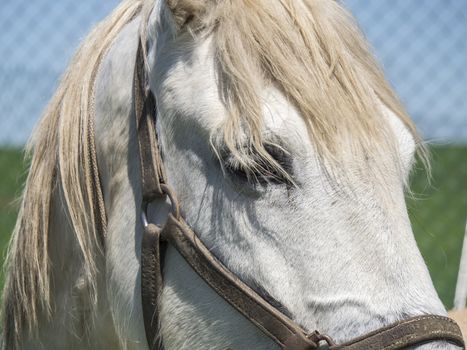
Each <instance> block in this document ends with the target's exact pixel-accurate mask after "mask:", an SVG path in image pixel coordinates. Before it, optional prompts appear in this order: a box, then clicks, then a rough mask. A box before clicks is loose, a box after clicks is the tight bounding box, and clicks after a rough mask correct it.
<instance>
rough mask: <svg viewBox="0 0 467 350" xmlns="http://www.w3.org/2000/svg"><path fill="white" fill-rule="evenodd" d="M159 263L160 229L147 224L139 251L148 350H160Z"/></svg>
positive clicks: (160, 279)
mask: <svg viewBox="0 0 467 350" xmlns="http://www.w3.org/2000/svg"><path fill="white" fill-rule="evenodd" d="M161 261H162V256H161V241H160V229H159V228H158V227H157V226H155V225H153V224H149V225H148V226H146V227H145V229H144V235H143V244H142V249H141V296H142V305H143V317H144V329H145V331H146V338H147V340H148V345H149V349H150V350H160V349H162V346H161V344H162V343H161V342H160V339H159V302H160V295H161V291H162V286H163V281H162V270H161V268H162V266H161Z"/></svg>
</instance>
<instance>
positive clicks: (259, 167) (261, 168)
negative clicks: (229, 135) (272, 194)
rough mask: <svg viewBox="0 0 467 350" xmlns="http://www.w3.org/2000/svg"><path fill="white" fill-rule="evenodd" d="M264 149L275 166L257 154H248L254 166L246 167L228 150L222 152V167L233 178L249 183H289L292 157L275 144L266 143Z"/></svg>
mask: <svg viewBox="0 0 467 350" xmlns="http://www.w3.org/2000/svg"><path fill="white" fill-rule="evenodd" d="M264 148H265V150H266V151H267V152H268V153H269V155H270V156H271V158H272V159H274V161H275V162H276V163H277V165H278V166H279V167H277V166H275V165H273V164H271V163H269V162H266V161H264V160H262V159H261V158H260V157H259V156H258V155H255V154H251V155H250V156H251V157H252V158H253V160H254V161H255V163H256V166H255V167H251V168H250V167H247V166H245V165H243V164H241V163H240V162H239V161H238V160H237V159H235V158H234V157H233V156H232V155H231V154H230V152H224V153H223V155H222V162H223V167H224V169H225V170H226V171H227V172H228V173H229V174H230V175H231V176H232V177H234V178H235V179H237V180H239V181H243V182H246V183H250V184H261V185H268V184H287V185H290V184H291V179H290V178H291V177H292V173H291V172H292V159H291V157H290V155H289V153H288V152H287V151H285V150H284V149H282V148H281V147H278V146H275V145H271V144H269V145H266V146H265V147H264Z"/></svg>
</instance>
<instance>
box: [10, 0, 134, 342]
mask: <svg viewBox="0 0 467 350" xmlns="http://www.w3.org/2000/svg"><path fill="white" fill-rule="evenodd" d="M141 6H142V1H139V0H126V1H123V2H122V3H121V4H120V6H118V7H117V8H116V9H115V10H114V11H113V13H112V14H111V15H110V16H108V17H107V18H106V19H105V20H104V21H102V22H101V23H100V24H99V25H98V26H96V28H95V29H94V30H93V31H92V32H91V33H90V34H89V36H88V37H87V39H86V40H85V41H84V43H83V44H82V45H81V47H80V48H79V49H78V51H77V53H76V54H75V56H74V58H73V60H72V62H71V64H70V65H69V67H68V69H67V71H66V72H65V74H64V76H63V78H62V80H61V83H60V85H59V87H58V89H57V91H56V93H55V95H54V97H53V98H52V100H51V102H50V103H49V105H48V107H47V108H46V110H45V112H44V115H43V117H42V119H41V122H40V124H39V125H38V126H37V129H36V130H35V132H34V134H33V136H32V139H31V141H30V143H29V145H28V147H27V153H28V154H32V157H31V166H30V170H29V176H28V179H27V182H26V185H25V189H24V193H23V199H22V204H21V208H20V212H19V215H18V219H17V222H16V227H15V229H14V232H13V237H12V241H11V243H10V247H9V253H8V257H7V280H6V284H5V288H4V292H3V308H2V317H3V329H4V334H3V337H4V339H3V341H4V344H5V346H6V348H8V349H12V348H15V344H17V341H18V336H19V335H20V334H22V332H24V331H27V332H33V330H34V329H36V328H37V323H38V315H39V313H45V314H46V315H48V316H49V317H50V315H51V313H52V312H53V311H52V310H53V307H54V305H53V300H52V298H51V288H52V286H51V275H50V270H51V262H50V261H49V256H48V244H49V242H48V240H49V220H50V217H51V215H52V213H51V205H52V198H53V196H54V195H59V196H60V199H61V200H62V202H63V206H64V210H63V211H64V213H66V215H67V219H68V221H69V222H70V226H71V228H72V230H73V232H74V235H75V236H76V241H77V242H78V244H79V248H80V252H81V254H82V261H83V280H84V283H85V285H86V286H87V287H86V288H87V293H88V297H89V303H90V305H91V307H92V305H94V304H95V303H96V278H95V277H96V274H97V267H96V258H97V257H98V256H101V254H102V252H101V248H100V243H99V234H101V233H100V232H98V230H99V225H98V222H97V221H98V218H96V217H95V212H96V210H98V208H95V204H94V203H95V202H94V196H95V191H94V188H93V180H92V179H93V177H92V171H93V170H92V158H91V157H92V154H91V153H92V152H90V147H92V146H91V145H92V143H91V142H92V136H93V135H92V130H90V128H89V125H92V119H91V118H92V104H93V85H94V80H95V75H96V72H97V68H98V66H99V63H100V61H101V58H102V56H103V55H104V54H105V52H106V50H107V48H108V47H109V46H110V44H111V43H112V42H113V40H114V38H115V37H116V35H117V34H118V33H119V32H120V30H121V29H122V28H123V27H124V26H125V25H126V24H127V23H128V22H129V21H130V20H131V19H133V18H134V17H135V16H136V15H137V14H138V13H139V12H140V11H141ZM89 123H91V124H89ZM90 141H91V142H90Z"/></svg>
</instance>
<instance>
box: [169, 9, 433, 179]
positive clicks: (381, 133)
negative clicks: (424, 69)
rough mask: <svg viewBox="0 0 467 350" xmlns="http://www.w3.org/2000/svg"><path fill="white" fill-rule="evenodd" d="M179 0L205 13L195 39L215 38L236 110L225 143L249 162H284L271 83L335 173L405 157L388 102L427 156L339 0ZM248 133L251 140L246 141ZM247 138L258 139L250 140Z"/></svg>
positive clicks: (230, 104)
mask: <svg viewBox="0 0 467 350" xmlns="http://www.w3.org/2000/svg"><path fill="white" fill-rule="evenodd" d="M173 2H177V1H173ZM178 3H186V4H185V6H187V8H192V9H196V12H195V13H196V14H197V16H198V17H197V18H195V19H194V20H191V22H190V23H189V24H187V26H188V27H189V31H188V32H191V33H194V35H195V37H196V36H197V35H199V36H200V37H203V36H205V35H211V34H212V35H213V36H214V39H213V43H214V46H215V52H216V59H217V62H218V70H219V75H220V76H221V77H220V79H219V82H220V83H221V84H222V86H221V88H220V90H221V91H222V92H223V93H224V96H223V99H224V101H225V104H226V107H227V110H228V111H229V112H230V116H229V118H227V119H226V121H225V123H224V124H223V126H222V130H221V134H222V135H223V140H222V143H223V144H224V145H226V146H227V147H228V148H229V150H230V151H231V152H232V153H233V154H234V155H236V156H237V158H238V159H239V160H240V162H242V163H243V166H246V167H250V166H253V167H254V166H258V164H254V163H255V162H252V161H251V157H250V155H251V154H252V153H253V154H257V155H260V156H261V157H260V158H261V159H262V160H263V164H264V161H265V162H267V163H270V165H273V166H277V164H276V163H275V161H274V160H273V159H271V157H270V156H269V154H268V153H267V152H266V151H265V149H264V146H263V143H264V142H270V141H268V140H263V136H262V135H263V133H264V125H263V116H262V109H261V106H262V101H261V96H260V92H261V91H262V90H263V89H264V86H268V85H273V86H275V87H276V88H278V89H279V90H280V91H282V93H284V95H285V96H286V97H287V98H288V100H289V101H290V102H291V103H292V104H294V105H295V107H296V108H297V109H298V111H299V112H300V113H301V115H302V117H303V119H304V121H305V123H306V125H307V128H308V132H309V136H310V138H311V140H312V142H313V143H314V145H315V146H316V149H317V154H318V155H319V156H320V157H321V159H322V160H324V161H325V163H327V164H328V165H330V170H333V168H336V169H334V170H337V172H342V168H343V166H342V162H345V161H351V162H353V163H355V162H356V161H357V163H358V161H359V160H361V161H362V162H361V166H362V167H366V168H368V162H367V161H366V159H368V157H370V158H371V157H374V158H375V159H378V158H379V157H381V155H382V154H383V153H385V154H387V153H388V151H389V152H390V154H393V156H394V158H395V159H398V158H400V157H399V156H398V155H397V154H396V152H395V147H394V146H395V145H394V144H393V140H394V139H395V137H394V135H392V134H390V133H389V130H388V126H387V121H385V120H383V117H382V116H383V111H382V106H383V105H384V106H386V107H387V108H389V110H391V111H392V112H394V113H395V114H396V115H397V116H398V117H399V118H400V119H401V120H402V122H403V123H404V124H405V125H406V127H407V128H408V130H409V131H410V132H411V133H412V135H413V136H414V138H415V141H416V143H417V144H418V145H419V146H421V147H419V149H418V150H419V153H420V155H421V156H422V159H425V150H424V147H423V146H422V145H421V139H420V137H419V135H418V133H417V131H416V128H415V126H414V124H413V122H412V121H411V119H410V117H409V116H408V114H407V113H406V111H405V110H404V108H403V106H402V105H401V103H400V102H399V100H398V98H397V97H396V95H395V94H394V92H393V91H392V89H391V87H390V86H389V84H388V83H387V81H386V79H385V77H384V75H383V73H382V71H381V70H380V68H379V65H378V64H377V63H376V61H375V59H374V57H373V55H372V54H371V51H370V49H369V47H368V46H367V42H366V40H365V38H364V37H363V34H362V33H361V32H360V30H359V28H358V26H357V25H356V23H355V22H354V20H353V18H352V16H351V15H350V14H349V13H348V12H347V11H346V10H345V9H344V8H343V7H342V6H341V5H340V4H339V3H338V2H336V1H333V0H275V1H270V0H235V1H199V0H183V1H178ZM200 4H204V5H205V6H204V7H203V6H201V5H200ZM180 12H182V11H180ZM182 13H183V12H182ZM245 134H246V135H247V137H240V136H241V135H245ZM245 139H246V140H249V141H248V142H249V143H247V144H245ZM214 144H215V142H214ZM349 149H350V150H352V152H351V153H350V154H349ZM350 158H353V159H351V160H350ZM259 166H260V167H261V164H259ZM339 169H340V170H339ZM333 172H334V173H335V171H333ZM381 175H384V174H381Z"/></svg>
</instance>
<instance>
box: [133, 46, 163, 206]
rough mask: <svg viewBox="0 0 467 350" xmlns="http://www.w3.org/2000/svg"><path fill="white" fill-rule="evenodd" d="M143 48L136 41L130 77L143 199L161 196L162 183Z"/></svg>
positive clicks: (153, 102) (152, 99)
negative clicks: (132, 77)
mask: <svg viewBox="0 0 467 350" xmlns="http://www.w3.org/2000/svg"><path fill="white" fill-rule="evenodd" d="M142 55H143V49H142V43H141V40H140V43H139V46H138V52H137V57H136V64H135V73H134V79H133V95H134V96H133V100H134V113H135V117H136V130H137V135H138V149H139V159H140V163H141V167H140V169H141V186H142V195H143V201H144V202H146V203H147V202H150V201H152V200H154V199H155V198H157V197H164V192H163V191H162V189H161V186H160V185H161V184H163V183H165V181H164V173H163V170H162V161H161V159H160V156H161V155H160V152H159V146H158V142H157V134H156V127H155V122H156V121H155V117H156V115H157V114H156V99H155V98H154V95H153V94H152V92H151V91H150V89H149V84H148V82H147V78H146V75H145V72H144V66H145V65H144V59H143V56H142Z"/></svg>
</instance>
